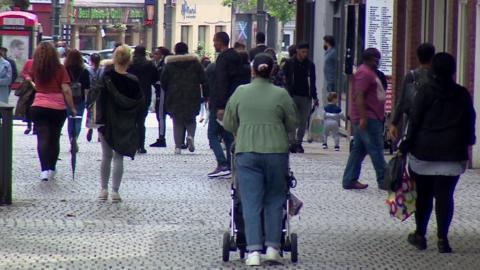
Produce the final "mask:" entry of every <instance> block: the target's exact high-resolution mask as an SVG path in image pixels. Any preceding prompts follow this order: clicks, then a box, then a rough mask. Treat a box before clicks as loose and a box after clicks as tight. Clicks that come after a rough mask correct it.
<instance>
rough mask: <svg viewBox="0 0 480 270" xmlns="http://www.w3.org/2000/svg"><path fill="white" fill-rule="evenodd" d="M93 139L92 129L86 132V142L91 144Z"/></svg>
mask: <svg viewBox="0 0 480 270" xmlns="http://www.w3.org/2000/svg"><path fill="white" fill-rule="evenodd" d="M92 137H93V129H89V130H88V132H87V141H88V142H91V141H92Z"/></svg>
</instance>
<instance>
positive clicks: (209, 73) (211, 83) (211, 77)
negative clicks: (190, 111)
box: [203, 63, 215, 99]
mask: <svg viewBox="0 0 480 270" xmlns="http://www.w3.org/2000/svg"><path fill="white" fill-rule="evenodd" d="M205 75H206V77H207V84H208V91H203V94H204V97H205V98H206V99H209V98H210V92H211V91H212V89H213V88H214V87H215V63H210V64H208V66H207V68H206V69H205Z"/></svg>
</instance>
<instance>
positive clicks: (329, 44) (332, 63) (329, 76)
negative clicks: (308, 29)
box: [323, 35, 338, 93]
mask: <svg viewBox="0 0 480 270" xmlns="http://www.w3.org/2000/svg"><path fill="white" fill-rule="evenodd" d="M323 49H324V50H325V56H324V58H323V76H324V79H325V83H324V85H325V90H326V93H329V92H335V91H337V87H336V86H335V81H336V79H337V62H338V60H337V50H336V49H335V38H334V37H333V36H329V35H327V36H324V37H323Z"/></svg>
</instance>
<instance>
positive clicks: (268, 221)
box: [235, 153, 288, 252]
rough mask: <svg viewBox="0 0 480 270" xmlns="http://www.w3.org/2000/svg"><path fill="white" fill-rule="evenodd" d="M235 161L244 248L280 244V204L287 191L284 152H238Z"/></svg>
mask: <svg viewBox="0 0 480 270" xmlns="http://www.w3.org/2000/svg"><path fill="white" fill-rule="evenodd" d="M235 164H236V168H237V177H238V182H239V185H240V200H241V203H242V210H243V219H244V221H245V235H246V237H247V250H249V251H250V252H252V251H260V250H262V249H263V247H264V244H265V246H267V247H273V248H277V249H278V248H280V246H281V238H282V222H283V206H284V204H285V201H286V195H287V175H288V154H258V153H239V154H237V156H236V159H235ZM262 211H263V214H264V217H263V220H264V222H265V224H264V226H262V217H261V213H262ZM262 227H263V228H264V230H262ZM263 231H265V235H264V233H263ZM264 236H265V237H264ZM264 240H265V241H264Z"/></svg>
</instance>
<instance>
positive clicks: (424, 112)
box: [400, 79, 476, 161]
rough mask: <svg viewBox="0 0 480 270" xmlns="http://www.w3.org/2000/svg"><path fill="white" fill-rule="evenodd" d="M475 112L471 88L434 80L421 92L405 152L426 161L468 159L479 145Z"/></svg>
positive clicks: (416, 100)
mask: <svg viewBox="0 0 480 270" xmlns="http://www.w3.org/2000/svg"><path fill="white" fill-rule="evenodd" d="M475 117H476V115H475V109H474V108H473V102H472V98H471V96H470V94H469V93H468V91H467V89H465V88H464V87H462V86H460V85H458V84H456V83H455V82H454V81H453V80H451V79H450V80H449V81H440V80H437V79H433V80H432V81H430V82H428V83H426V84H424V85H423V86H421V88H420V89H419V90H418V92H417V95H416V97H415V101H414V105H413V108H412V112H411V117H410V125H409V130H408V132H407V139H406V140H405V142H403V143H402V144H401V147H400V149H401V151H402V152H404V153H406V152H409V153H411V154H413V155H414V156H415V157H416V158H418V159H420V160H425V161H464V160H468V147H469V146H470V145H473V144H474V143H475V140H476V137H475Z"/></svg>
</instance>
